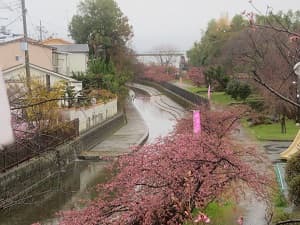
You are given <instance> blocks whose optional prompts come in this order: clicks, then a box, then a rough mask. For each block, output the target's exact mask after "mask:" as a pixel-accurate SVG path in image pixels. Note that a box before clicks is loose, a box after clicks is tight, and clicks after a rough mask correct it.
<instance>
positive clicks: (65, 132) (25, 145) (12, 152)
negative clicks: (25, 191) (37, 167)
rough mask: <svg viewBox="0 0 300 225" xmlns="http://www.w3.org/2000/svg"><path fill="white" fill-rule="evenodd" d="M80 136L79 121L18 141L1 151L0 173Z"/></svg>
mask: <svg viewBox="0 0 300 225" xmlns="http://www.w3.org/2000/svg"><path fill="white" fill-rule="evenodd" d="M78 136H79V119H75V120H72V121H70V122H66V123H63V124H61V125H60V126H59V127H57V128H56V129H53V130H49V131H45V132H40V133H37V134H36V135H34V137H32V138H29V139H23V140H18V141H17V142H16V143H14V144H13V145H10V146H8V147H6V148H4V149H3V150H1V151H0V172H5V171H6V170H8V169H10V168H12V167H14V166H18V165H19V164H20V163H22V162H25V161H27V160H29V159H32V158H33V157H35V156H38V155H39V154H41V153H44V152H47V151H52V150H53V149H54V148H55V147H57V146H58V145H61V144H63V143H66V142H68V141H70V140H72V139H74V138H76V137H78Z"/></svg>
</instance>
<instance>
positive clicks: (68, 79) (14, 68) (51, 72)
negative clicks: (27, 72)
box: [3, 64, 81, 83]
mask: <svg viewBox="0 0 300 225" xmlns="http://www.w3.org/2000/svg"><path fill="white" fill-rule="evenodd" d="M23 67H25V64H19V65H17V66H14V67H11V68H8V69H6V70H3V75H5V74H7V73H9V72H12V71H15V70H18V69H21V68H23ZM30 68H33V69H36V70H39V71H42V72H44V73H47V74H49V75H50V76H56V77H59V78H61V79H64V80H67V81H69V82H73V83H77V82H78V83H81V81H78V80H75V79H73V78H71V77H68V76H65V75H63V74H60V73H57V72H54V71H52V70H48V69H46V68H43V67H40V66H37V65H34V64H30Z"/></svg>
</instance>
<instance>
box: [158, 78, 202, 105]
mask: <svg viewBox="0 0 300 225" xmlns="http://www.w3.org/2000/svg"><path fill="white" fill-rule="evenodd" d="M160 85H162V86H163V87H164V88H166V89H168V90H170V91H172V92H174V93H175V94H177V95H179V96H181V97H182V98H185V99H187V100H189V101H190V102H192V103H193V104H195V105H208V100H207V99H206V98H203V97H201V96H199V95H196V94H194V93H192V92H189V91H187V90H184V89H182V88H180V87H177V86H175V85H173V84H171V83H168V82H163V83H160Z"/></svg>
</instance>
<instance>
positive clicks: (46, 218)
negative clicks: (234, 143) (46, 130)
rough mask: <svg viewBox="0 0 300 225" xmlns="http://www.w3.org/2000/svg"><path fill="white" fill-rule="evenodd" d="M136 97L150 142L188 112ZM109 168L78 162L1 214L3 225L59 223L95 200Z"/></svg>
mask: <svg viewBox="0 0 300 225" xmlns="http://www.w3.org/2000/svg"><path fill="white" fill-rule="evenodd" d="M135 94H136V96H135V98H134V100H133V102H132V104H134V105H135V106H136V108H137V110H138V111H139V112H140V114H141V115H142V117H143V118H144V120H145V122H146V124H147V126H148V127H149V134H150V135H149V139H148V143H149V142H153V141H154V140H155V139H156V138H158V137H159V136H165V135H167V134H168V133H169V132H170V131H172V130H173V127H174V125H175V124H176V118H178V117H179V116H180V114H181V115H183V111H184V110H183V109H182V108H181V107H180V106H179V105H177V104H176V103H175V102H173V101H172V100H170V99H168V98H167V97H165V96H162V95H160V94H157V95H156V96H153V97H150V96H149V95H146V94H145V93H144V92H138V91H136V90H135ZM158 96H159V97H158ZM157 98H163V99H162V100H163V102H165V103H167V104H164V103H163V104H161V103H160V104H157V100H160V99H157ZM130 101H132V99H131V100H130ZM174 110H175V111H176V110H177V112H174ZM180 110H181V113H180ZM106 165H107V163H106V162H91V161H76V162H74V164H72V165H70V166H69V167H68V169H67V170H66V171H59V172H58V173H57V174H56V175H55V176H53V177H52V178H51V179H49V180H47V182H46V183H45V184H43V185H41V186H40V187H39V188H38V189H37V190H35V191H34V193H31V194H30V195H28V196H27V197H26V198H24V199H23V200H22V201H20V202H16V205H15V207H14V208H13V209H11V210H6V211H2V212H0V225H29V224H32V223H34V222H38V221H39V222H42V224H49V225H50V224H51V225H52V224H57V221H56V219H55V214H56V213H57V212H59V211H62V210H69V209H73V208H78V207H80V206H81V204H83V202H84V201H82V200H89V199H93V198H94V197H95V195H96V193H95V192H94V191H93V187H95V185H96V184H98V183H101V182H104V181H106V180H108V179H109V178H110V175H109V174H108V173H107V171H106V169H105V166H106Z"/></svg>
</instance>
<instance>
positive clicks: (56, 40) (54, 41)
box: [41, 38, 72, 45]
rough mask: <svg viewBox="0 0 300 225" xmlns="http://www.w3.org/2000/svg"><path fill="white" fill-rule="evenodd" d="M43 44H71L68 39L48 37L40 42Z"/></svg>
mask: <svg viewBox="0 0 300 225" xmlns="http://www.w3.org/2000/svg"><path fill="white" fill-rule="evenodd" d="M41 43H42V44H44V45H68V44H72V43H71V42H69V41H66V40H64V39H61V38H49V39H46V40H44V41H42V42H41Z"/></svg>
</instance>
